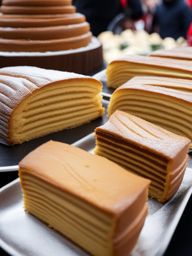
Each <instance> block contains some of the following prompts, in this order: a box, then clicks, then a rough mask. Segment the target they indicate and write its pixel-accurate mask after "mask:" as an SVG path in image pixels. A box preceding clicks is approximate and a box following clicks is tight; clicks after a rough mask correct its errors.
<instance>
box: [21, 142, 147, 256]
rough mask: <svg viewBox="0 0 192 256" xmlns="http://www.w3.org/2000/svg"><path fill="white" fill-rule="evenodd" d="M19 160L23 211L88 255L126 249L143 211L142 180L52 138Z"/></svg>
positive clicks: (144, 188) (144, 192) (135, 235)
mask: <svg viewBox="0 0 192 256" xmlns="http://www.w3.org/2000/svg"><path fill="white" fill-rule="evenodd" d="M19 166H20V170H19V175H20V180H21V185H22V190H23V193H24V205H25V209H26V210H27V211H28V212H30V213H31V214H33V215H35V216H36V217H38V218H39V219H41V220H42V221H44V222H45V223H47V224H48V225H49V226H50V227H52V228H54V229H56V230H57V231H59V232H60V233H62V234H64V235H65V236H67V237H68V238H70V239H71V240H72V241H74V242H75V243H77V244H78V245H80V246H81V247H82V248H84V249H85V250H87V251H89V252H90V253H91V254H93V255H106V256H107V255H128V254H129V253H130V251H131V250H132V248H133V246H134V245H135V243H136V240H137V238H138V235H139V232H140V230H141V228H142V226H143V223H144V219H145V216H146V211H147V207H146V199H147V187H148V184H149V182H148V181H147V180H145V179H141V178H138V177H137V176H135V175H133V174H130V173H127V172H126V171H125V170H124V169H123V168H121V167H120V166H118V165H116V164H114V163H112V162H111V161H109V160H107V159H105V158H102V157H98V156H95V155H91V154H89V153H87V152H85V151H83V150H81V149H78V148H75V147H73V146H69V145H67V144H63V143H60V142H53V141H50V142H48V143H46V144H43V145H42V146H40V147H39V148H37V149H36V150H35V151H33V152H31V153H30V154H29V155H28V156H26V157H25V158H24V159H23V160H22V161H21V162H20V164H19ZM109 188H113V189H109Z"/></svg>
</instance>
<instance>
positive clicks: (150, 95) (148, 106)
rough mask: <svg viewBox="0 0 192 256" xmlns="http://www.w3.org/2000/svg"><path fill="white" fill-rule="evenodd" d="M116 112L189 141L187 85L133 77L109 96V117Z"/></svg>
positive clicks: (191, 118) (191, 95) (190, 88)
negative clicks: (121, 111)
mask: <svg viewBox="0 0 192 256" xmlns="http://www.w3.org/2000/svg"><path fill="white" fill-rule="evenodd" d="M116 110H123V111H125V112H127V113H130V114H133V115H136V116H138V117H141V118H143V119H145V120H147V121H149V122H152V123H154V124H157V125H160V126H162V127H163V128H165V129H167V130H170V131H171V132H174V133H176V134H179V135H182V136H186V137H188V138H189V139H190V140H191V141H192V82H191V81H188V80H185V79H172V78H161V77H135V78H133V79H131V80H129V81H128V82H127V83H125V84H124V85H122V86H120V87H119V88H118V89H117V90H116V91H115V92H114V93H113V94H112V97H111V100H110V104H109V109H108V113H109V116H110V115H111V114H112V113H114V112H115V111H116Z"/></svg>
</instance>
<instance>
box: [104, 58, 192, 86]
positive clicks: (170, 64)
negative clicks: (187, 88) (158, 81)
mask: <svg viewBox="0 0 192 256" xmlns="http://www.w3.org/2000/svg"><path fill="white" fill-rule="evenodd" d="M145 75H148V76H161V77H172V78H184V79H192V62H191V61H184V60H175V59H167V58H160V57H150V56H127V57H124V58H119V59H117V60H114V61H112V62H111V63H110V64H109V65H108V67H107V85H108V87H112V88H117V87H119V86H120V85H122V84H124V83H125V82H127V81H128V80H129V79H131V78H132V77H134V76H145Z"/></svg>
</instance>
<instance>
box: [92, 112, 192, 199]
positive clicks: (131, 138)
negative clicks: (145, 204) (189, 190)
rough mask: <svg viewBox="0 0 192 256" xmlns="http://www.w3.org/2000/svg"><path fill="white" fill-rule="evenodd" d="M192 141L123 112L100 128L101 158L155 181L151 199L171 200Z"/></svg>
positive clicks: (177, 186) (98, 151) (97, 151)
mask: <svg viewBox="0 0 192 256" xmlns="http://www.w3.org/2000/svg"><path fill="white" fill-rule="evenodd" d="M189 143H190V140H189V139H187V138H185V137H182V136H178V135H176V134H173V133H171V132H168V131H167V130H164V129H162V128H160V127H158V126H156V125H153V124H152V123H149V122H147V121H145V120H143V119H140V118H138V117H136V116H133V115H130V114H128V113H125V112H123V111H116V112H115V113H114V114H113V115H112V116H111V117H110V119H109V121H108V122H107V123H105V124H104V125H103V126H101V127H98V128H96V149H95V153H96V154H97V155H101V156H104V157H106V158H108V159H110V160H112V161H114V162H116V163H118V164H120V165H121V166H123V167H125V168H127V169H128V170H129V171H132V172H133V173H135V174H138V175H140V176H143V177H145V178H148V179H150V180H151V185H150V188H149V195H150V196H151V197H153V198H156V199H157V200H158V201H160V202H162V203H163V202H165V201H167V200H168V199H170V198H171V197H172V196H173V195H174V194H175V192H176V191H177V189H178V188H179V185H180V184H181V181H182V178H183V175H184V171H185V169H186V166H187V159H188V157H187V152H188V147H189Z"/></svg>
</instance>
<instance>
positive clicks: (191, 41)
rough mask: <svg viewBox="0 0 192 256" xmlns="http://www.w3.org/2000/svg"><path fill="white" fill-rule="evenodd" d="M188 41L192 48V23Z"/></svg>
mask: <svg viewBox="0 0 192 256" xmlns="http://www.w3.org/2000/svg"><path fill="white" fill-rule="evenodd" d="M187 41H188V45H190V46H192V23H191V25H190V27H189V30H188V33H187Z"/></svg>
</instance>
